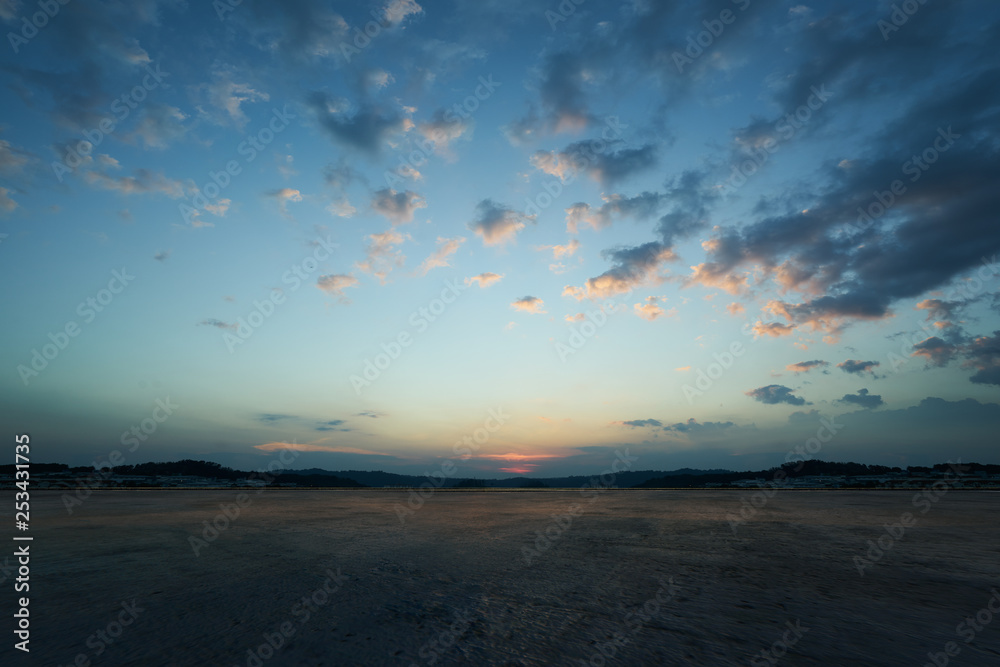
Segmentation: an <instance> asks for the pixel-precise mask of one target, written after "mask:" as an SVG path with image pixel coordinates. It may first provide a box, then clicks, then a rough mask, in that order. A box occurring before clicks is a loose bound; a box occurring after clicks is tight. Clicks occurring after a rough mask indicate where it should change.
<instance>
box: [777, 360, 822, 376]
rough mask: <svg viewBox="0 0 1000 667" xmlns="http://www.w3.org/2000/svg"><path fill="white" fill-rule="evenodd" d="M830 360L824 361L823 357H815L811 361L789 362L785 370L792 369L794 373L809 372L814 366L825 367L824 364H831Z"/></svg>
mask: <svg viewBox="0 0 1000 667" xmlns="http://www.w3.org/2000/svg"><path fill="white" fill-rule="evenodd" d="M829 365H830V362H829V361H823V360H821V359H813V360H811V361H799V362H797V363H794V364H788V365H787V366H785V370H788V371H792V372H793V373H808V372H809V371H811V370H813V369H814V368H823V367H824V366H829Z"/></svg>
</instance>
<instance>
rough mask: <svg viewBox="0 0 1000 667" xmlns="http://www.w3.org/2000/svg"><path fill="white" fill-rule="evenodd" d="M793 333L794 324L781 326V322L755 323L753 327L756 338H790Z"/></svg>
mask: <svg viewBox="0 0 1000 667" xmlns="http://www.w3.org/2000/svg"><path fill="white" fill-rule="evenodd" d="M793 331H795V325H794V324H782V323H781V322H768V323H767V324H765V323H764V322H757V323H756V324H754V325H753V332H754V334H755V335H757V336H771V337H772V338H780V337H782V336H790V335H791V334H792V332H793Z"/></svg>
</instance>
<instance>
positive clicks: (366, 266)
mask: <svg viewBox="0 0 1000 667" xmlns="http://www.w3.org/2000/svg"><path fill="white" fill-rule="evenodd" d="M366 238H367V239H368V244H367V246H366V248H365V260H364V261H362V262H357V263H356V264H355V266H356V267H357V268H358V269H360V270H361V271H364V272H365V273H369V274H372V275H374V276H375V277H376V278H378V279H379V282H381V283H382V284H383V285H384V284H385V283H386V279H387V278H388V276H389V274H390V273H391V272H392V270H393V268H401V267H402V266H403V263H404V262H405V261H406V257H405V256H404V255H403V253H402V252H400V251H399V250H397V249H396V246H398V245H400V244H401V243H403V242H404V241H406V240H409V238H410V237H409V235H407V234H400V233H399V232H397V231H396V230H395V229H388V230H386V231H384V232H381V233H378V234H369V235H368V236H367V237H366Z"/></svg>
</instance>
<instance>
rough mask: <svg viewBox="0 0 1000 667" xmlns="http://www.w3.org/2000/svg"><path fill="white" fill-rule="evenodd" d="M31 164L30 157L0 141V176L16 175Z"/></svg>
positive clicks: (26, 153) (9, 144) (6, 142)
mask: <svg viewBox="0 0 1000 667" xmlns="http://www.w3.org/2000/svg"><path fill="white" fill-rule="evenodd" d="M29 162H31V155H30V154H29V153H28V152H27V151H24V150H22V149H20V148H18V147H16V146H12V145H11V143H10V142H9V141H5V140H3V139H0V174H4V175H7V176H11V175H14V174H17V173H18V172H20V171H21V170H22V169H24V168H25V167H26V166H27V165H28V163H29Z"/></svg>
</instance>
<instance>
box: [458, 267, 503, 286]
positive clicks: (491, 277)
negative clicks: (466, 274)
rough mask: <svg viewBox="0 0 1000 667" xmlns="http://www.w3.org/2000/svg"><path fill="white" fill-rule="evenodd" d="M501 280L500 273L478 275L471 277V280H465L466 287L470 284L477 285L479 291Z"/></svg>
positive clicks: (501, 275)
mask: <svg viewBox="0 0 1000 667" xmlns="http://www.w3.org/2000/svg"><path fill="white" fill-rule="evenodd" d="M502 278H503V274H502V273H490V272H488V271H487V272H486V273H480V274H478V275H475V276H472V277H471V278H466V279H465V284H466V285H471V284H472V283H477V284H478V285H479V288H480V289H485V288H487V287H489V286H490V285H492V284H493V283H498V282H500V280H501V279H502Z"/></svg>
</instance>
